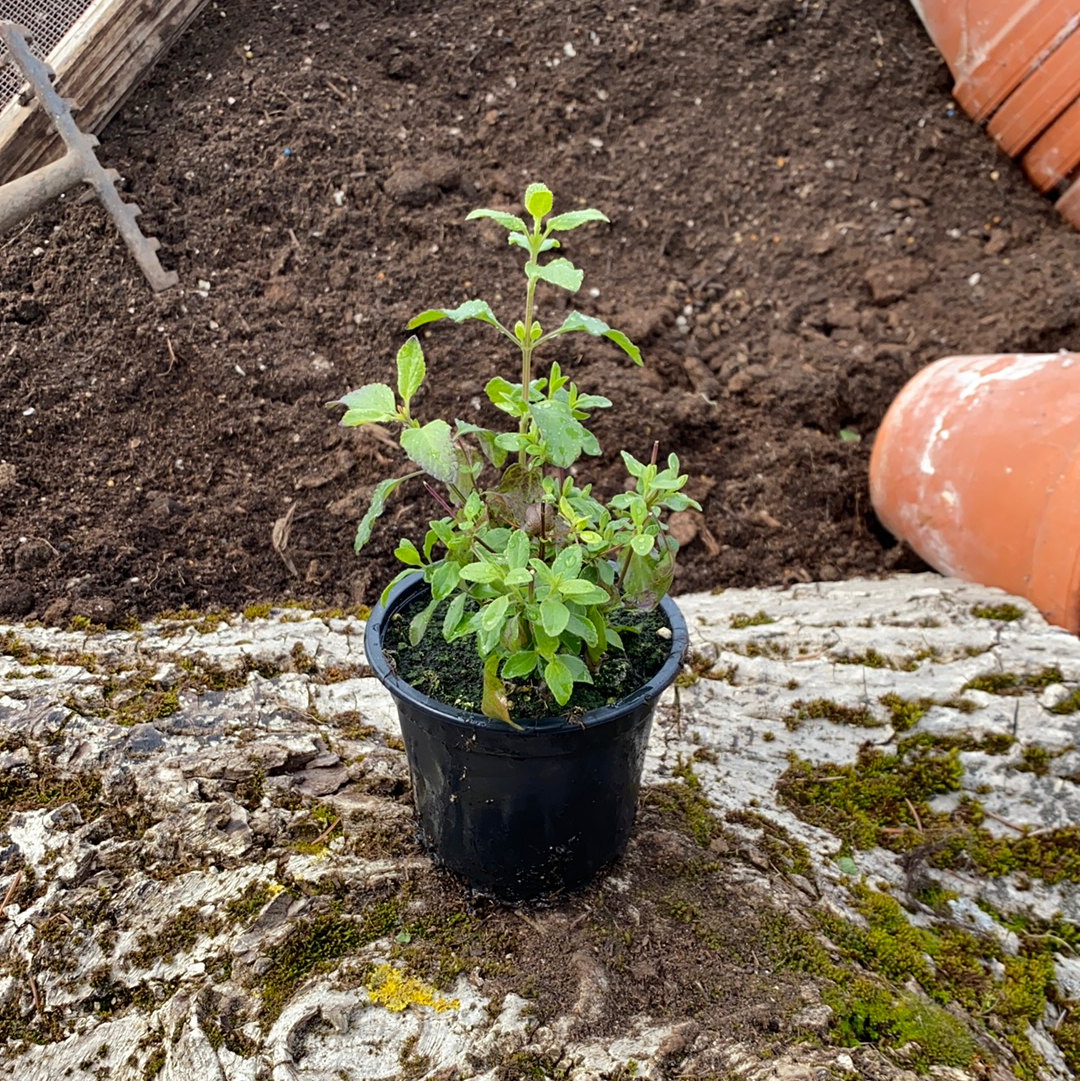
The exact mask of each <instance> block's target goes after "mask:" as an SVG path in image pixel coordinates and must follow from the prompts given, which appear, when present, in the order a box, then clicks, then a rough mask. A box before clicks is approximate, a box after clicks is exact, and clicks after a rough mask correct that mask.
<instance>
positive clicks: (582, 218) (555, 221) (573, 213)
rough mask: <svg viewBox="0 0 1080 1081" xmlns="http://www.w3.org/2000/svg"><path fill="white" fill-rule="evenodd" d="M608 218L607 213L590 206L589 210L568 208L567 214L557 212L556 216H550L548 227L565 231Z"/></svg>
mask: <svg viewBox="0 0 1080 1081" xmlns="http://www.w3.org/2000/svg"><path fill="white" fill-rule="evenodd" d="M608 220H609V219H608V216H607V215H606V214H602V213H601V212H600V211H599V210H593V209H592V208H591V207H590V208H589V209H588V210H568V211H567V212H566V213H565V214H556V215H555V217H553V218H548V221H547V226H546V227H547V228H548V229H550V230H554V231H557V232H564V231H565V230H567V229H576V228H577V227H578V226H579V225H584V224H585V223H586V222H587V221H608Z"/></svg>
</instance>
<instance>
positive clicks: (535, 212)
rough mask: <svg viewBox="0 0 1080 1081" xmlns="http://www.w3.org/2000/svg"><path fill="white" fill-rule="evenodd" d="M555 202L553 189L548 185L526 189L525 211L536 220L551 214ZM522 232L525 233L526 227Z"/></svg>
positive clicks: (523, 227)
mask: <svg viewBox="0 0 1080 1081" xmlns="http://www.w3.org/2000/svg"><path fill="white" fill-rule="evenodd" d="M553 202H554V200H553V198H552V195H551V189H550V188H548V186H547V185H546V184H530V185H529V186H528V187H527V188H526V189H525V209H526V210H527V211H528V212H529V213H530V214H531V215H532V216H533V217H534V218H542V217H543V216H544V215H545V214H550V213H551V207H552V204H553ZM521 231H522V232H525V226H524V225H522V227H521Z"/></svg>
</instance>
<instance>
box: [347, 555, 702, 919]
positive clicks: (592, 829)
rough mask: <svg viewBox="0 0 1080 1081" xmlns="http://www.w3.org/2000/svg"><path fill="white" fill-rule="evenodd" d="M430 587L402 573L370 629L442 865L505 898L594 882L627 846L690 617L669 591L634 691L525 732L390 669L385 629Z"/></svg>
mask: <svg viewBox="0 0 1080 1081" xmlns="http://www.w3.org/2000/svg"><path fill="white" fill-rule="evenodd" d="M426 590H427V586H426V585H425V584H424V582H423V579H422V576H421V575H419V574H417V575H415V576H411V577H410V578H408V579H405V580H403V581H402V582H401V583H399V584H398V586H396V587H395V588H394V589H393V590H392V591H391V593H390V595H389V596H388V597H387V602H386V605H385V607H384V606H382V605H379V606H378V607H377V608H376V609H375V610H373V612H372V614H371V616H370V617H369V620H368V625H367V628H366V630H365V636H364V646H365V651H366V653H367V657H368V663H369V664H370V665H371V666H372V668H373V669H374V671H375V675H376V676H377V677H378V678H379V679H380V681H381V682H382V683H383V685H384V686H385V687H386V688H387V690H389V691H390V694H391V696H392V697H393V699H394V703H395V705H396V706H397V710H398V718H399V721H400V724H401V733H402V739H403V741H404V743H405V753H406V757H407V759H408V762H409V773H410V776H411V778H412V787H413V797H414V800H415V805H416V816H417V823H418V828H419V833H420V838H421V841H422V842H423V844H424V846H425V847H426V848H427V850H428V852H429V853H430V854H431V856H432V858H433V859H434V860H435V862H436V863H437V864H440V865H443V866H445V867H448V868H449V869H451V870H453V871H456V872H457V873H459V874H461V875H464V876H465V877H466V878H467V879H468V880H469V882H470V884H471V885H472V886H473V887H474V888H475V889H477V890H479V891H480V892H482V893H486V894H488V895H490V896H494V897H496V898H498V899H501V900H505V901H518V900H526V899H529V898H531V897H536V896H539V895H541V894H545V893H551V892H555V891H558V890H565V889H573V888H575V887H579V886H583V885H585V884H586V883H587V882H589V881H590V880H591V879H592V878H594V877H595V875H596V874H597V873H598V872H599V871H600V870H601V869H602V868H603V867H605V866H606V865H607V864H609V863H611V862H612V861H613V860H615V859H617V858H618V857H619V856H621V855H622V853H623V852H624V851H625V849H626V845H627V842H628V840H629V837H630V831H631V829H632V828H633V824H634V818H635V816H636V812H637V798H638V792H639V790H640V785H641V774H642V771H643V768H644V763H645V750H646V747H647V746H648V742H649V734H650V732H651V728H652V720H653V715H654V713H655V710H656V704H657V702H658V700H659V697H660V694H661V693H662V692H663V690H664V689H665V688H666V687H667V686H668V685H669V684H670V683H671V682H672V681H673V679H674V678H675V675H676V674H677V673H678V670H679V668H680V667H681V664H682V657H683V654H684V653H685V649H686V643H687V633H686V624H685V621H684V620H683V619H682V616H681V615H680V613H679V611H678V609H677V608H676V607H675V604H674V602H672V601H671V600H670V599H669V598H665V599H664V601H663V602H662V606H663V610H664V614H665V616H666V617H667V619H668V622H669V624H670V626H671V631H672V638H671V651H670V654H669V657H668V659H667V661H666V662H665V664H664V666H663V667H662V668H661V670H660V671H659V672H657V673H656V675H654V676H653V677H652V678H651V679H650V680H649V681H648V682H647V683H646V684H645V685H644V686H643V687H641V688H639V689H638V690H637V691H635V692H633V693H632V694H630V695H628V696H627V698H625V699H623V700H622V701H621V702H619V703H616V704H615V705H613V706H607V707H604V708H602V709H598V710H592V711H590V712H589V713H586V714H584V715H583V716H582V718H581V719H580V722H579V723H575V722H568V721H567V720H566V719H565V718H562V717H551V718H544V719H542V720H540V721H535V722H533V721H530V722H529V727H528V728H526V730H525V731H524V732H519V731H516V730H514V729H512V728H510V727H509V726H508V725H506V724H504V723H502V722H500V721H496V720H492V719H491V718H488V717H484V716H481V715H479V714H474V713H465V712H463V711H460V710H455V709H453V707H451V706H448V705H446V704H445V703H442V702H438V701H436V700H435V699H432V698H429V697H428V696H426V695H423V694H421V693H419V692H417V691H416V690H414V689H413V688H412V687H410V686H409V685H408V684H407V683H405V682H404V681H402V680H401V679H400V678H398V676H397V674H396V673H395V672H393V670H392V669H391V668H390V665H389V663H388V661H387V659H386V657H385V655H384V654H383V652H382V640H383V637H384V633H385V628H386V624H387V622H388V621H389V620H390V619H391V618H392V617H393V615H394V614H395V613H396V612H399V611H401V609H402V608H404V607H405V606H406V605H407V604H408V603H409V602H410V601H411V600H412V599H414V598H415V597H416V596H417V595H419V594H421V593H423V592H425V591H426Z"/></svg>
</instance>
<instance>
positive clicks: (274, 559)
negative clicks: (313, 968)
mask: <svg viewBox="0 0 1080 1081" xmlns="http://www.w3.org/2000/svg"><path fill="white" fill-rule="evenodd" d="M99 153H100V156H101V158H102V160H103V161H104V162H105V164H107V165H111V166H115V167H117V168H118V169H119V170H120V172H121V173H122V175H123V176H124V177H125V178H126V187H127V189H128V191H129V193H130V195H129V197H130V198H131V199H133V200H137V201H138V202H139V204H140V205H141V206H142V207H143V209H144V212H145V213H144V216H143V218H142V219H141V222H142V225H143V228H144V231H145V232H147V233H148V234H151V235H157V236H158V237H160V238H161V241H162V245H163V247H162V252H161V258H162V261H163V263H164V264H165V265H166V266H167V267H170V268H175V269H177V270H178V271H179V274H180V281H181V284H180V286H179V287H177V288H175V289H172V290H170V291H168V292H165V293H163V294H161V295H154V294H153V293H151V291H150V290H149V288H148V287H147V285H146V284H145V282H144V281H143V279H142V278H141V276H140V275H139V273H138V271H137V269H136V268H135V265H134V263H133V262H132V261H131V259H130V258H129V256H128V254H127V252H126V250H125V249H124V248H123V246H122V244H121V243H120V241H119V239H118V237H117V234H116V231H115V229H114V228H113V226H112V223H111V222H110V220H109V219H108V218H107V216H106V215H105V213H104V211H103V210H102V209H101V208H100V206H98V205H97V204H96V202H94V201H84V200H80V199H77V198H69V199H67V200H66V201H64V202H57V203H54V204H53V205H51V206H50V207H49V208H48V209H46V210H44V211H42V212H40V213H38V214H37V215H36V216H35V217H33V218H32V219H30V220H29V221H27V222H26V223H24V225H22V226H20V227H19V228H17V229H16V230H14V231H13V232H11V233H10V234H9V235H7V236H5V237H2V238H0V403H2V404H0V618H4V617H6V618H17V617H37V618H44V619H48V620H50V621H58V622H66V621H67V620H69V619H71V618H72V616H77V615H84V616H88V617H90V618H91V619H93V620H94V621H100V622H111V621H116V620H121V619H123V618H124V617H127V616H130V615H133V614H134V615H139V616H142V615H149V614H153V613H155V612H158V611H161V610H169V609H172V610H175V609H178V608H180V607H181V606H184V605H188V606H191V607H194V608H198V609H207V608H242V607H243V606H245V605H247V604H250V603H253V602H264V601H271V600H273V601H280V600H285V599H289V598H297V599H303V600H308V601H310V602H312V603H314V604H316V605H318V606H323V607H325V606H339V605H348V604H370V603H372V602H373V601H374V600H375V598H376V597H377V595H378V592H379V590H380V588H381V585H382V584H383V583H384V581H385V580H386V579H387V578H388V577H389V576H390V575H391V574H392V573H393V571H394V570H395V569H396V567H395V565H394V561H393V558H392V555H391V553H392V550H393V548H394V546H395V543H396V541H397V538H398V537H399V536H400V535H402V534H405V533H409V534H411V535H413V536H416V535H417V533H418V531H419V530H420V529H421V528H422V525H423V523H425V522H426V521H427V519H428V518H430V517H431V516H432V514H433V513H435V512H436V511H435V508H434V507H433V505H432V504H431V502H430V501H429V500H428V498H427V496H426V495H425V494H424V492H423V490H422V489H420V488H418V487H412V488H409V489H408V490H407V491H406V492H405V493H404V495H403V497H402V498H401V499H400V500H398V501H397V502H396V503H395V505H394V507H393V508H392V509H391V511H390V513H389V514H388V516H387V519H386V520H385V525H384V526H383V528H382V529H380V530H377V532H376V536H375V538H374V540H373V542H372V544H371V545H370V547H369V549H368V550H367V551H366V552H365V554H364V555H363V556H362V557H361V558H357V557H356V556H354V555H353V553H352V550H351V545H352V538H353V534H354V531H355V526H356V521H357V519H358V518H359V517H360V515H361V514H362V513H363V510H364V508H365V506H366V503H367V500H368V497H369V496H370V493H371V490H372V487H373V485H374V484H375V482H376V481H377V480H378V479H380V478H381V477H382V476H385V475H387V474H390V473H394V472H400V471H404V462H403V459H402V456H401V454H400V452H399V451H398V450H397V448H396V445H395V444H394V443H393V442H392V440H390V439H388V438H386V439H384V438H383V437H382V436H381V435H380V433H378V432H375V433H372V432H371V431H370V430H365V431H358V430H343V429H340V428H339V427H337V426H336V424H335V420H336V416H337V414H336V413H333V412H330V411H328V410H327V409H326V408H325V406H324V403H326V402H327V401H329V400H331V399H333V398H337V397H340V396H341V395H342V394H343V393H344V392H345V391H347V390H349V389H352V388H355V387H356V386H358V385H360V384H362V383H365V382H370V381H374V380H388V379H390V378H391V374H392V371H393V356H394V353H395V351H396V349H397V347H398V345H399V344H400V343H401V342H402V341H403V340H404V337H405V329H404V328H405V324H406V322H407V320H408V319H409V317H410V316H411V315H413V314H414V313H415V312H417V311H419V310H421V309H423V308H426V307H430V306H452V305H455V304H458V303H460V302H461V301H463V300H465V299H467V298H470V297H474V296H480V297H483V298H485V299H487V300H488V301H489V302H491V304H492V305H493V307H494V308H495V309H496V311H497V312H500V313H504V314H505V316H506V318H509V319H513V318H515V317H516V314H517V304H518V294H519V292H520V290H519V286H518V275H519V274H520V269H519V266H518V260H517V259H516V258H515V253H514V251H513V250H512V249H511V250H507V249H506V248H505V246H504V244H503V234H502V232H501V230H499V229H498V228H497V227H495V226H490V227H489V226H488V225H485V224H482V225H476V224H471V223H470V224H465V223H464V220H463V219H464V217H465V214H466V212H467V211H468V210H469V209H471V208H473V207H476V206H496V207H500V208H507V209H509V208H513V207H515V206H516V204H517V201H518V200H519V198H520V195H521V192H522V190H523V188H524V186H525V184H526V183H527V182H528V181H530V180H533V179H542V180H544V181H545V182H546V183H547V184H548V185H549V186H550V187H551V188H552V189H553V190H554V191H555V193H556V200H557V203H556V205H557V207H560V206H561V207H564V208H572V207H575V206H579V205H592V206H597V207H600V208H601V209H603V210H604V211H606V212H607V214H608V215H609V216H610V218H611V225H610V226H602V227H589V228H587V229H581V230H578V231H577V232H575V233H572V234H569V236H568V250H567V254H568V255H569V256H570V257H571V258H573V259H574V260H575V261H576V262H577V263H578V264H579V265H581V266H582V267H583V268H584V269H585V271H586V280H585V287H584V289H583V290H582V292H581V294H580V295H579V297H578V298H576V303H577V304H578V305H579V306H580V307H581V308H582V309H583V310H585V311H587V312H591V313H594V314H597V315H599V316H601V317H603V318H604V319H606V320H607V321H608V322H610V323H612V324H613V325H616V326H620V327H622V328H623V329H625V330H626V331H627V332H628V333H629V334H630V336H631V337H632V338H634V339H635V340H636V341H637V342H638V343H639V344H640V345H641V346H642V348H643V350H644V354H645V357H646V367H645V369H644V371H639V370H637V369H632V368H631V366H630V365H629V364H628V363H626V362H625V358H624V357H623V356H622V354H621V353H620V352H619V351H618V350H617V349H615V348H614V347H613V346H611V345H609V344H608V343H594V342H593V341H591V340H587V341H586V342H585V343H584V344H580V345H579V344H573V345H567V346H565V347H564V348H562V349H561V350H558V351H556V352H553V353H552V354H550V356H556V355H557V356H558V358H559V360H560V361H561V362H562V363H563V365H564V367H565V368H568V369H570V370H571V371H572V372H573V374H574V377H575V378H576V380H577V381H578V383H579V384H580V385H581V386H582V387H583V388H585V389H587V390H588V391H591V392H603V393H604V394H606V395H608V396H609V397H611V398H612V399H614V401H615V404H616V408H615V410H613V411H611V413H612V415H610V416H605V417H601V418H600V419H599V421H598V424H597V433H598V436H599V438H600V441H601V444H602V445H603V446H604V448H605V450H606V451H607V452H608V458H607V459H605V460H606V461H608V462H609V464H607V465H605V466H604V467H603V468H600V469H598V470H597V486H598V488H599V489H600V490H602V491H603V492H604V493H606V494H608V495H610V494H612V493H613V492H614V491H616V490H618V489H619V488H620V487H621V486H622V484H623V474H622V469H621V465H619V464H617V463H618V456H617V453H616V452H617V450H618V449H619V448H620V447H625V448H626V449H628V450H630V451H632V452H633V453H634V454H636V455H637V456H638V457H644V456H647V455H648V454H649V452H650V448H651V446H652V443H653V441H654V440H658V441H659V443H660V450H661V453H662V454H665V455H666V454H667V453H668V452H670V451H675V452H676V453H678V454H679V456H680V458H681V459H682V463H683V466H684V468H685V469H686V470H687V471H688V472H689V473H690V475H691V478H692V481H691V485H690V491H691V493H692V494H693V495H695V496H696V497H697V498H698V499H699V500H700V501H701V503H702V504H703V506H704V508H705V509H704V514H703V515H700V516H699V515H697V514H694V513H687V514H685V515H682V516H680V518H679V519H678V520H677V521H676V522H675V532H676V535H677V536H678V538H679V539H680V540H681V541H682V542H683V543H684V545H685V548H684V552H683V555H682V563H681V566H680V569H679V572H678V577H677V579H676V583H675V591H676V592H683V591H688V590H693V589H707V588H714V587H722V586H749V585H763V584H783V583H788V582H792V581H797V580H810V579H835V578H838V577H843V576H850V575H858V574H871V575H872V574H879V573H882V572H885V571H887V570H889V569H891V568H894V567H902V568H912V567H916V566H918V563H917V561H916V560H915V559H914V558H913V557H912V556H911V555H910V554H905V553H904V552H903V551H902V550H901V549H900V548H898V547H897V546H895V545H894V544H893V543H892V542H891V541H890V539H889V538H888V537H886V536H885V535H884V534H883V531H882V530H881V528H880V527H879V526H878V525H877V523H876V522H875V519H874V517H873V514H872V512H871V509H870V507H869V500H868V494H867V483H866V465H867V459H868V456H869V451H870V445H871V441H872V437H873V435H874V431H875V429H876V427H877V425H878V423H879V422H880V419H881V417H882V414H883V412H884V410H885V408H886V407H887V405H888V403H889V401H890V400H891V398H892V397H893V395H894V394H895V393H896V392H897V391H898V390H899V389H900V387H901V385H902V384H903V383H904V382H905V381H906V380H907V378H908V377H910V376H911V375H912V374H913V373H914V372H915V371H917V370H918V369H919V368H920V367H921V366H923V365H924V364H926V363H928V362H929V361H931V360H933V359H935V358H937V357H939V356H943V355H946V354H949V353H955V352H991V351H998V350H1055V349H1058V348H1059V347H1063V346H1067V345H1069V344H1075V343H1073V342H1072V335H1073V331H1074V329H1075V325H1076V319H1077V314H1076V313H1077V312H1078V311H1080V303H1078V302H1080V284H1078V280H1077V275H1076V272H1075V255H1076V251H1077V243H1078V238H1077V235H1076V234H1075V233H1074V232H1072V231H1070V230H1069V229H1068V228H1067V227H1066V226H1065V225H1064V224H1062V223H1061V222H1060V221H1059V220H1058V218H1057V217H1056V215H1055V213H1054V212H1053V209H1052V207H1051V206H1050V204H1049V203H1047V202H1045V201H1044V200H1043V199H1041V198H1040V197H1039V196H1038V195H1037V194H1036V193H1035V191H1034V190H1033V189H1032V188H1030V187H1029V185H1028V184H1027V182H1026V181H1025V179H1024V178H1023V176H1022V175H1021V174H1020V173H1019V171H1018V169H1016V168H1015V167H1014V166H1013V165H1012V164H1011V162H1009V161H1008V160H1007V159H1005V158H1003V157H1002V156H1001V155H1000V154H999V153H998V152H997V151H996V150H995V148H994V146H993V145H992V143H991V142H990V141H989V140H988V139H986V138H985V137H984V135H983V134H982V133H980V131H979V130H978V129H977V128H976V127H975V126H974V125H972V124H970V123H969V122H968V121H967V119H966V118H965V117H964V116H963V115H962V114H954V112H953V110H952V107H951V104H950V98H949V79H948V73H947V70H946V68H945V66H944V64H943V63H942V62H941V60H940V58H939V57H938V56H937V54H936V53H935V51H934V50H933V48H932V46H931V45H930V43H929V41H928V39H927V38H926V36H925V34H924V32H923V30H922V28H921V26H920V24H919V23H918V21H917V19H916V17H915V16H914V14H913V11H912V9H911V7H910V6H909V4H907V3H906V2H902V0H873V2H867V3H860V4H852V3H849V4H841V3H838V2H837V0H723V2H721V0H707V2H706V0H700V2H696V3H695V2H694V0H641V2H639V3H638V4H637V5H636V6H631V5H628V4H623V3H615V2H614V0H559V2H558V3H556V2H553V0H529V2H525V0H510V2H505V3H495V4H493V3H491V2H490V0H485V2H479V0H459V2H455V3H445V4H439V3H432V2H429V0H400V2H397V3H395V2H393V0H389V2H388V0H383V2H379V3H376V2H374V0H347V2H340V0H335V2H333V3H331V2H329V0H313V2H306V3H297V2H291V0H290V2H286V3H280V4H270V3H255V2H254V0H235V2H233V3H228V4H225V5H224V6H223V5H221V4H210V5H209V6H208V7H207V8H206V9H205V10H204V12H203V14H202V15H201V16H200V18H199V19H198V20H197V21H196V23H195V24H194V26H193V27H192V29H191V30H190V31H189V32H188V34H187V35H186V36H185V37H184V39H183V40H182V41H181V42H180V43H179V44H178V45H177V46H176V47H175V48H174V49H173V50H172V51H171V53H170V54H169V55H168V56H167V57H166V58H165V59H164V61H163V62H162V63H161V64H160V65H159V66H158V67H157V68H156V69H155V70H154V71H153V72H152V73H151V75H150V76H149V78H148V80H147V81H146V82H145V83H144V84H143V86H142V87H141V88H140V89H139V90H138V91H137V93H136V95H135V97H134V99H133V100H132V101H131V102H130V103H129V104H128V105H127V106H126V107H125V108H124V109H123V110H122V112H121V113H120V114H119V115H118V116H117V118H116V119H115V120H114V121H113V123H112V124H111V125H110V126H109V127H108V129H107V130H106V131H105V132H104V133H103V137H102V146H101V149H100V152H99ZM563 305H564V297H563V296H562V295H560V296H552V295H551V294H550V293H549V294H547V295H546V297H545V298H544V300H543V302H542V310H541V312H540V315H541V318H542V319H545V318H546V319H547V320H548V321H549V323H550V321H551V320H553V319H558V318H561V313H560V309H561V307H562V306H563ZM483 331H488V333H487V334H485V333H482V332H483ZM562 340H563V341H564V342H565V341H567V339H562ZM425 344H426V349H427V352H428V360H429V371H430V373H431V375H430V378H429V383H428V385H427V387H426V389H425V390H424V391H422V393H421V396H420V398H419V399H418V402H417V407H416V412H417V414H418V415H419V416H421V417H422V418H425V419H426V418H430V417H434V416H440V415H449V416H450V417H453V416H458V417H461V418H463V419H466V420H477V419H479V418H482V417H485V416H487V415H488V414H487V408H488V407H487V405H486V401H482V399H483V386H484V384H485V382H486V381H487V380H488V379H489V378H490V377H491V376H492V375H493V374H495V373H497V372H501V373H503V374H507V375H511V373H510V372H508V371H507V368H506V365H507V361H508V358H507V356H506V355H505V354H504V353H502V352H500V351H499V348H498V345H499V343H498V341H497V339H495V338H494V337H493V336H492V332H490V331H489V329H488V328H485V327H477V328H476V329H475V330H473V329H463V328H454V327H450V326H447V327H446V328H445V329H443V325H442V324H439V325H437V326H436V327H434V328H432V333H431V334H430V337H429V338H428V339H427V340H426V343H425ZM511 377H512V375H511ZM842 430H846V431H847V432H850V433H855V434H857V435H858V436H860V437H861V441H860V442H855V441H848V440H845V439H842V438H841V435H840V433H841V431H842ZM421 535H422V534H421Z"/></svg>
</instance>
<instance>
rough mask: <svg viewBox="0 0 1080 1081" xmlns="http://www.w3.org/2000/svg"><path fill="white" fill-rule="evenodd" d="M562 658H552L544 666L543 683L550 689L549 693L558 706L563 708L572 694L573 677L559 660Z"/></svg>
mask: <svg viewBox="0 0 1080 1081" xmlns="http://www.w3.org/2000/svg"><path fill="white" fill-rule="evenodd" d="M563 656H565V654H560V655H559V656H558V657H553V658H552V659H551V660H550V661H548V663H547V664H546V665H545V666H544V682H545V683H546V684H547V685H548V686H549V687H550V688H551V693H552V694H553V695H554V696H555V701H556V702H558V703H559V705H560V706H565V705H566V703H567V702H569V701H570V695H571V694H573V693H574V677H573V676H572V675H571V674H570V669H569V668H567V667H566V665H565V664H563V662H562V660H561V659H560V657H563Z"/></svg>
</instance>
